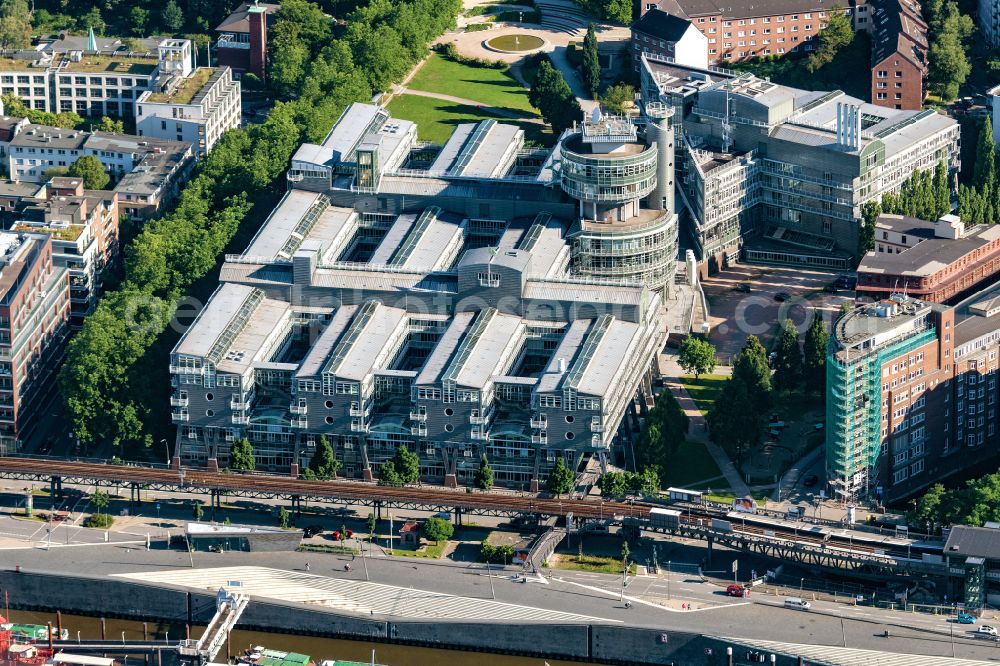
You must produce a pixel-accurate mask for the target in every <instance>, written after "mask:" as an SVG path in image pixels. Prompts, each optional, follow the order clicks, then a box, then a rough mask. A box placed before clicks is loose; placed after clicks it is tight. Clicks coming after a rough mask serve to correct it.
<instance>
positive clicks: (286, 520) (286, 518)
mask: <svg viewBox="0 0 1000 666" xmlns="http://www.w3.org/2000/svg"><path fill="white" fill-rule="evenodd" d="M291 522H292V514H290V513H288V509H286V508H285V507H279V508H278V525H280V526H281V528H282V529H288V526H289V525H290V524H291Z"/></svg>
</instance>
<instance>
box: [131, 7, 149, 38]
mask: <svg viewBox="0 0 1000 666" xmlns="http://www.w3.org/2000/svg"><path fill="white" fill-rule="evenodd" d="M128 22H129V27H130V30H131V31H132V34H133V35H135V36H136V37H142V36H143V35H145V34H146V28H147V26H148V25H149V12H148V11H147V10H145V9H143V8H142V7H139V6H138V5H136V6H135V7H133V8H132V9H131V10H129V14H128Z"/></svg>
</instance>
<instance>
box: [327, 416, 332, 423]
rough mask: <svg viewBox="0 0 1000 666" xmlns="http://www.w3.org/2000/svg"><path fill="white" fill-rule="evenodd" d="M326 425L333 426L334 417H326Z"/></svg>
mask: <svg viewBox="0 0 1000 666" xmlns="http://www.w3.org/2000/svg"><path fill="white" fill-rule="evenodd" d="M326 424H327V425H332V424H333V417H332V416H328V417H326Z"/></svg>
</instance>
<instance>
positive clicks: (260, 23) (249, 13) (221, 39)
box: [213, 1, 281, 81]
mask: <svg viewBox="0 0 1000 666" xmlns="http://www.w3.org/2000/svg"><path fill="white" fill-rule="evenodd" d="M279 9H281V6H280V5H277V4H269V3H264V2H256V1H255V2H245V3H243V4H241V5H240V6H239V7H237V8H236V9H235V10H234V11H233V13H232V14H230V15H229V16H227V17H226V19H225V20H224V21H223V22H222V23H220V24H219V25H217V26H216V27H215V32H216V34H217V35H218V40H217V41H216V42H215V48H214V49H213V50H214V51H215V57H216V59H217V60H218V64H219V66H220V67H231V68H232V70H233V76H234V77H235V78H236V79H239V78H240V77H241V76H242V75H243V73H244V72H250V73H252V74H254V75H256V76H257V77H258V78H259V79H260V80H261V81H265V80H266V79H267V32H268V27H269V26H270V24H272V23H273V22H274V17H275V14H276V13H277V12H278V10H279Z"/></svg>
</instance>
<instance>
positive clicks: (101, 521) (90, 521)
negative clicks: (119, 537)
mask: <svg viewBox="0 0 1000 666" xmlns="http://www.w3.org/2000/svg"><path fill="white" fill-rule="evenodd" d="M114 524H115V517H114V516H111V515H108V514H106V513H95V514H93V515H92V516H90V517H89V518H87V519H86V520H84V521H83V526H84V527H97V528H100V529H107V528H109V527H111V526H112V525H114Z"/></svg>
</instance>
